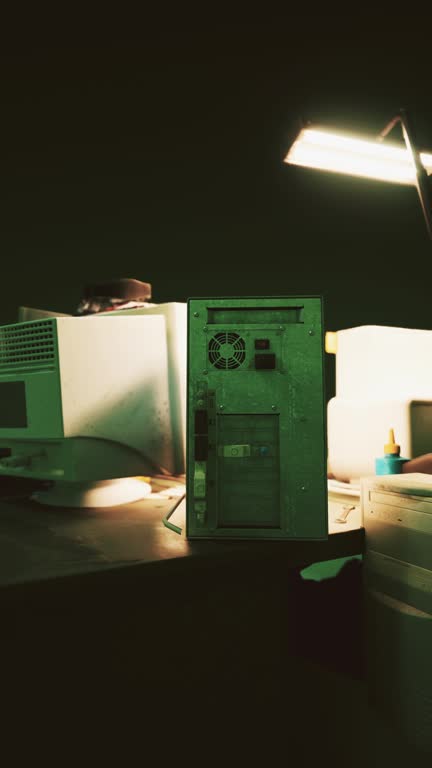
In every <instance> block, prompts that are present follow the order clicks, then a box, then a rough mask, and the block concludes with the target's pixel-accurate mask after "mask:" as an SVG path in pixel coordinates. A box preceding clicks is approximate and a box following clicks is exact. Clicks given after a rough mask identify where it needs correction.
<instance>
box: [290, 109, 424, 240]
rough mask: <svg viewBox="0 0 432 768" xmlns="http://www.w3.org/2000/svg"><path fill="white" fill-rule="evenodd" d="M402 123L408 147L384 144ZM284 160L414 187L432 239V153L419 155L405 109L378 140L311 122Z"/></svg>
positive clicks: (387, 126)
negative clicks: (431, 192)
mask: <svg viewBox="0 0 432 768" xmlns="http://www.w3.org/2000/svg"><path fill="white" fill-rule="evenodd" d="M398 123H400V125H401V128H402V135H403V139H404V142H405V147H404V146H403V145H401V144H396V143H389V142H384V139H385V138H386V137H387V136H388V134H389V133H390V132H391V131H392V129H393V128H394V127H395V125H397V124H398ZM284 161H285V162H286V163H288V164H291V165H301V166H304V167H307V168H317V169H320V170H324V171H335V172H336V173H345V174H350V175H352V176H363V177H366V178H371V179H378V180H381V181H390V182H394V183H397V184H408V185H411V186H415V187H416V188H417V192H418V195H419V198H420V203H421V207H422V210H423V215H424V219H425V222H426V228H427V231H428V234H429V237H430V238H431V239H432V217H431V203H430V193H429V179H428V175H429V174H432V153H430V152H419V151H418V149H417V147H416V143H415V141H414V137H413V131H412V127H411V125H410V122H409V120H408V116H407V114H406V112H405V110H404V109H401V110H400V111H399V112H398V114H397V115H395V117H393V118H392V119H391V120H390V122H389V123H388V124H387V125H386V126H385V128H384V129H383V130H382V131H381V133H380V134H379V136H377V137H376V138H375V139H372V140H371V139H368V138H364V137H359V136H353V135H347V134H340V133H333V132H331V131H329V130H327V129H325V128H321V127H318V126H317V127H314V126H312V125H310V124H309V123H308V124H307V125H305V126H302V128H301V129H300V131H299V133H298V134H297V136H296V138H295V140H294V142H293V144H292V146H291V148H290V150H289V152H288V154H287V155H286V157H285V159H284Z"/></svg>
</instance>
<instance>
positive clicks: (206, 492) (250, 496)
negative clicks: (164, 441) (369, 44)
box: [186, 296, 328, 539]
mask: <svg viewBox="0 0 432 768" xmlns="http://www.w3.org/2000/svg"><path fill="white" fill-rule="evenodd" d="M323 339H324V333H323V319H322V299H321V298H320V297H315V296H314V297H298V296H296V297H272V298H267V297H257V298H249V297H248V298H231V297H230V298H207V299H206V298H194V299H189V301H188V407H187V507H186V535H187V537H188V538H190V539H202V538H205V539H209V538H211V539H325V538H326V537H327V530H328V525H327V471H326V467H327V448H326V429H325V396H324V370H323V368H324V366H323V355H324V353H323V347H324V344H323Z"/></svg>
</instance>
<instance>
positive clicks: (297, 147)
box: [285, 127, 432, 186]
mask: <svg viewBox="0 0 432 768" xmlns="http://www.w3.org/2000/svg"><path fill="white" fill-rule="evenodd" d="M420 161H421V163H422V165H423V167H424V168H425V170H426V172H427V173H428V174H430V173H432V154H430V153H427V152H422V153H421V154H420ZM285 162H286V163H290V164H291V165H302V166H304V167H306V168H318V169H320V170H322V171H335V172H336V173H346V174H350V175H351V176H364V177H366V178H371V179H379V180H381V181H392V182H396V183H398V184H412V185H414V186H415V183H416V170H415V167H414V164H413V161H412V158H411V156H410V153H409V151H408V150H407V149H406V148H405V147H404V146H403V145H402V144H401V145H399V146H398V145H397V144H388V145H387V144H383V143H382V142H380V141H379V140H375V141H374V140H370V139H364V138H360V137H355V136H348V135H344V134H342V133H331V132H330V131H327V130H324V129H318V128H309V127H306V128H303V129H302V130H301V131H300V133H299V135H298V136H297V138H296V140H295V141H294V144H293V145H292V147H291V149H290V150H289V152H288V154H287V156H286V158H285Z"/></svg>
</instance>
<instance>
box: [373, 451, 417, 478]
mask: <svg viewBox="0 0 432 768" xmlns="http://www.w3.org/2000/svg"><path fill="white" fill-rule="evenodd" d="M406 461H409V459H404V458H403V457H402V456H392V455H391V454H385V455H384V456H380V457H379V458H378V459H375V474H376V475H398V474H400V473H401V472H402V467H403V465H404V464H405V462H406Z"/></svg>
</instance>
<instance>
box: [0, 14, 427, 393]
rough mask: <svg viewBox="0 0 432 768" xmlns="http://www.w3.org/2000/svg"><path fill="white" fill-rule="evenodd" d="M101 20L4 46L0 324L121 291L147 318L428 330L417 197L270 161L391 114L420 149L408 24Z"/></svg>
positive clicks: (333, 18)
mask: <svg viewBox="0 0 432 768" xmlns="http://www.w3.org/2000/svg"><path fill="white" fill-rule="evenodd" d="M164 13H165V18H164ZM387 16H393V17H394V16H395V14H387ZM27 21H29V20H27ZM33 21H34V24H35V27H34V29H33V30H32V29H31V26H32V23H33ZM106 21H107V20H106V19H105V18H104V20H103V22H104V23H102V21H101V22H100V23H99V21H98V19H91V20H90V19H88V18H87V17H86V18H83V19H78V20H77V19H75V20H70V21H66V20H62V21H61V22H60V21H58V20H57V21H56V20H54V22H53V19H51V21H50V23H51V25H53V24H54V26H51V27H45V26H44V24H43V23H42V22H41V20H40V19H39V18H37V19H36V18H35V19H34V20H30V23H28V25H27V27H28V28H27V31H26V33H25V34H24V33H23V32H22V30H19V34H18V33H17V28H16V27H15V28H14V30H12V31H11V35H10V37H9V34H8V30H7V28H6V27H5V28H4V30H3V34H4V45H3V47H2V51H1V70H0V73H1V74H0V80H1V91H0V96H1V107H0V110H1V115H2V117H1V132H2V137H1V148H2V150H1V156H2V161H1V167H2V184H1V187H2V201H1V218H2V225H1V228H0V238H1V242H0V253H1V270H2V272H1V308H0V322H14V321H15V320H16V317H17V307H18V305H20V304H23V305H27V306H33V307H42V308H45V309H52V310H57V311H63V312H73V311H74V310H75V308H76V306H77V303H78V301H79V299H80V296H81V290H82V287H83V285H84V284H85V283H86V282H88V281H92V280H97V279H105V278H112V277H135V278H138V279H141V280H145V281H149V282H151V283H152V284H153V295H154V299H155V301H158V302H159V301H165V300H180V301H182V300H185V299H186V298H187V297H188V296H194V295H215V296H216V295H234V296H235V295H241V294H244V295H255V294H262V295H266V294H269V295H272V294H276V295H277V294H279V295H281V294H287V295H289V294H296V293H297V294H301V293H306V294H315V293H320V294H323V296H324V299H325V321H326V328H327V329H329V330H338V329H341V328H344V327H350V326H352V325H357V324H363V323H367V324H389V325H400V326H407V327H421V328H429V327H430V322H431V320H430V312H429V293H430V291H429V279H430V276H431V269H430V254H431V243H430V241H429V240H428V237H427V233H426V227H425V225H424V222H423V219H422V213H421V208H420V204H419V201H418V199H417V193H416V191H415V189H414V188H406V187H398V186H397V185H395V186H393V185H388V184H385V183H380V182H373V181H367V180H357V179H350V178H349V177H342V176H337V175H331V174H325V173H319V172H316V171H308V170H305V169H299V168H294V167H290V166H287V165H286V164H284V163H283V162H282V161H283V157H284V154H285V152H286V150H287V149H288V146H289V144H290V138H291V137H292V131H293V129H294V128H295V126H296V122H297V120H298V119H299V118H300V117H302V118H304V119H309V120H311V121H314V122H319V123H324V124H326V125H329V126H335V127H338V128H341V129H343V128H346V129H349V130H353V131H359V132H364V133H369V134H371V136H374V135H375V134H377V133H378V132H379V131H380V130H381V129H382V128H383V127H384V125H385V124H386V123H387V122H388V120H389V119H390V118H391V117H392V116H393V115H394V114H395V113H396V111H397V110H398V109H399V108H400V107H401V106H404V107H406V108H407V110H408V111H409V114H410V115H411V117H412V120H413V122H414V126H415V128H416V130H417V136H418V144H419V146H420V148H425V149H429V148H430V149H432V108H431V105H430V94H429V91H430V89H429V79H430V72H429V58H428V48H427V46H425V45H423V44H422V42H421V39H420V37H419V35H420V34H421V29H422V22H421V20H419V21H418V22H416V24H417V28H416V29H414V30H409V29H408V26H407V25H405V26H403V25H404V23H405V19H402V20H401V22H400V26H399V29H396V28H395V27H394V26H393V27H390V26H389V20H388V18H387V19H386V18H385V17H384V16H383V17H382V18H379V17H377V12H375V13H374V15H373V16H371V15H369V14H366V13H365V14H364V16H363V17H362V18H359V16H358V14H355V13H354V14H353V15H352V18H344V17H341V16H340V15H338V14H337V13H336V12H335V13H332V12H331V11H330V10H328V11H327V12H326V15H322V16H321V17H317V16H316V14H314V12H313V9H312V8H310V9H307V10H306V11H304V12H295V10H292V9H290V11H289V12H288V11H287V12H286V13H285V15H282V16H281V15H275V14H273V16H272V15H271V14H270V12H269V17H257V18H252V17H249V16H248V17H247V18H246V17H245V18H241V17H240V16H239V17H238V18H235V17H234V16H233V15H231V16H229V17H226V18H222V17H220V16H219V15H218V14H217V13H216V11H215V10H214V9H213V10H211V9H209V18H207V19H205V18H202V17H200V16H198V15H194V14H193V13H191V14H190V16H186V15H185V13H184V12H183V11H182V13H180V12H178V13H177V16H174V15H173V14H172V11H170V10H169V9H168V8H167V9H164V10H163V11H161V13H160V15H159V18H157V19H156V18H154V19H149V18H147V19H141V20H139V21H138V20H136V22H135V20H133V19H132V20H131V19H128V24H127V25H125V24H124V23H123V20H119V19H116V18H115V16H113V17H111V18H109V19H108V22H107V23H105V22H106ZM131 22H132V23H131ZM126 27H127V28H126ZM396 130H397V129H395V138H397V134H396ZM331 386H332V385H331V382H330V387H331Z"/></svg>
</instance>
